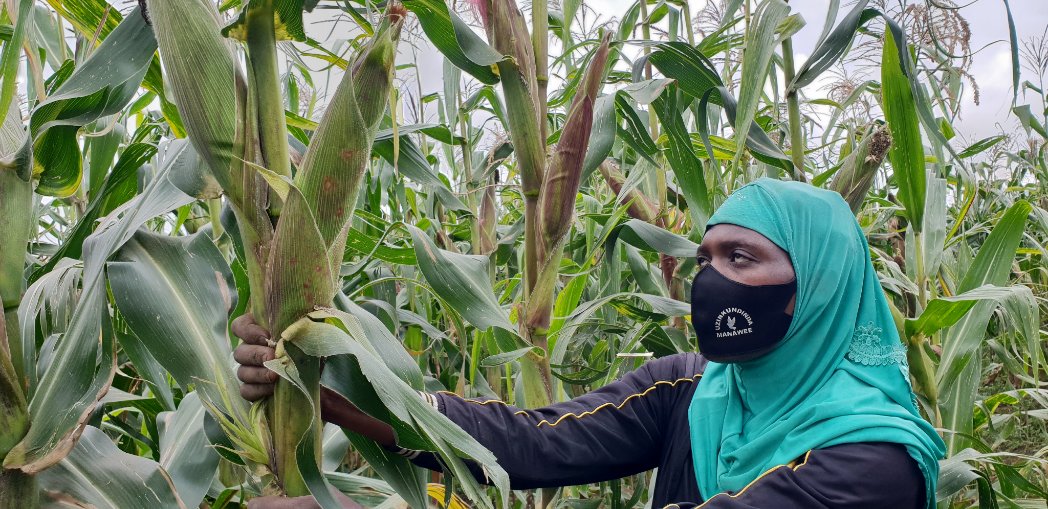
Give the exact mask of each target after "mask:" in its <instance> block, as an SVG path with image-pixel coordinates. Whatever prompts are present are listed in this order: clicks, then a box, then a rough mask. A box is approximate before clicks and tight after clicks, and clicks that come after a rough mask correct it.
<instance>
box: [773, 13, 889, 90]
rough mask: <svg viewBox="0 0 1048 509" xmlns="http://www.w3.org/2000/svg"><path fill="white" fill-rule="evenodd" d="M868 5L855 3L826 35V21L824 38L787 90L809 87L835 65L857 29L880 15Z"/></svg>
mask: <svg viewBox="0 0 1048 509" xmlns="http://www.w3.org/2000/svg"><path fill="white" fill-rule="evenodd" d="M869 3H870V2H869V0H860V1H859V2H856V3H855V6H854V7H852V10H851V11H850V12H848V14H847V15H845V16H844V18H842V19H841V22H840V23H838V24H837V26H836V27H835V28H834V29H833V31H831V32H828V33H827V32H826V31H825V30H829V28H830V25H829V22H830V21H831V20H827V25H826V27H825V29H824V32H823V33H824V34H826V36H825V37H823V38H822V39H820V41H819V44H817V45H816V46H815V50H814V51H812V53H811V56H809V57H808V59H807V60H805V61H804V65H802V66H801V68H800V69H798V70H797V74H796V75H795V76H794V78H793V83H789V84H788V85H789V86H788V90H800V89H801V88H804V87H806V86H808V85H810V84H811V83H812V82H813V81H815V79H816V78H818V77H819V76H820V75H821V74H822V73H823V72H825V71H826V70H827V69H829V68H830V67H832V66H833V65H834V64H836V63H837V61H838V59H839V58H841V57H842V56H843V55H844V53H845V52H846V51H847V50H848V48H849V47H850V46H851V43H852V39H853V38H854V37H855V34H858V33H859V28H860V27H862V26H863V25H865V24H866V22H868V21H869V20H871V19H873V18H875V17H877V15H878V14H880V12H879V11H877V10H876V9H867V8H866V5H868V4H869Z"/></svg>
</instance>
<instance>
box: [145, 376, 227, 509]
mask: <svg viewBox="0 0 1048 509" xmlns="http://www.w3.org/2000/svg"><path fill="white" fill-rule="evenodd" d="M205 413H207V410H206V409H205V408H204V405H202V404H201V403H200V396H199V395H198V394H197V393H196V392H191V393H189V394H187V395H186V396H185V397H184V398H182V401H181V402H180V403H179V405H178V410H177V411H175V412H162V413H160V414H159V415H157V418H156V424H157V429H158V430H159V431H160V466H161V467H163V468H164V470H165V471H167V472H168V474H169V475H170V476H171V482H172V483H173V484H174V485H175V491H177V492H178V495H179V497H181V498H182V501H183V502H185V505H186V507H197V506H199V505H200V502H202V501H203V500H204V495H205V494H207V490H208V488H209V487H211V481H212V480H213V479H214V477H215V472H217V471H218V453H217V452H215V450H214V448H212V447H211V444H210V443H209V442H208V440H207V436H206V435H205V434H204V414H205Z"/></svg>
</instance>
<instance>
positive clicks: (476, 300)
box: [407, 226, 516, 333]
mask: <svg viewBox="0 0 1048 509" xmlns="http://www.w3.org/2000/svg"><path fill="white" fill-rule="evenodd" d="M407 229H408V232H410V233H411V239H412V241H413V243H414V245H415V256H416V258H418V267H419V270H421V271H422V275H423V276H425V278H426V282H427V283H429V286H431V287H432V288H433V291H435V292H436V293H437V295H438V296H440V298H441V299H443V300H444V302H447V303H448V305H449V306H451V307H452V309H454V310H455V311H456V312H458V313H459V314H460V315H462V317H463V318H465V319H466V320H467V321H468V322H470V323H471V324H473V325H474V326H475V327H477V328H478V329H487V328H489V327H498V328H500V329H504V330H506V331H508V332H510V333H516V330H515V328H514V327H513V325H512V324H511V323H510V322H509V316H508V315H507V314H506V311H505V310H504V309H502V307H501V306H499V302H498V299H496V298H495V294H494V292H492V290H491V288H492V286H491V281H490V280H489V279H488V263H489V260H488V257H486V256H474V255H464V254H458V253H452V252H450V251H445V250H443V249H437V247H436V246H435V245H433V241H432V240H430V238H429V236H428V235H426V233H425V232H423V231H422V230H420V229H418V228H416V227H414V226H408V227H407Z"/></svg>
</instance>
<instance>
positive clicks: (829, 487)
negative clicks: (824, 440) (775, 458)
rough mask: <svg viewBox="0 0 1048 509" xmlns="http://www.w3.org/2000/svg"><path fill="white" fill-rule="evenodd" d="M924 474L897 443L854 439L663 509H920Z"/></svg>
mask: <svg viewBox="0 0 1048 509" xmlns="http://www.w3.org/2000/svg"><path fill="white" fill-rule="evenodd" d="M924 498H925V489H924V476H923V474H921V471H920V469H919V468H918V467H917V462H915V461H914V460H913V458H911V457H910V455H909V454H908V453H907V452H906V448H905V447H903V446H901V445H899V444H889V443H858V444H842V445H837V446H833V447H827V448H825V449H815V450H812V451H810V452H809V453H808V454H806V455H804V456H802V457H801V458H800V459H799V460H798V461H797V462H796V463H795V464H793V465H782V466H779V467H776V468H774V469H772V470H769V471H768V472H765V473H764V475H762V476H760V477H759V478H757V480H755V481H753V482H752V483H750V484H749V485H748V486H746V487H745V488H743V489H741V490H739V491H737V492H735V493H720V494H717V495H714V496H712V497H710V498H709V499H707V500H706V501H705V502H703V503H698V504H697V503H683V502H682V503H679V504H670V505H668V506H666V507H665V508H664V509H697V508H703V509H765V508H769V507H775V508H777V509H837V508H841V507H848V508H857V509H922V508H924V507H926V504H925V500H924Z"/></svg>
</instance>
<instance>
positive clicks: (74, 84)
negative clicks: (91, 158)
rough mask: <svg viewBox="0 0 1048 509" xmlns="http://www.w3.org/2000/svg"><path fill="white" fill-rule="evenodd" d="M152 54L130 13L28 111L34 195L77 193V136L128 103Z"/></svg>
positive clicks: (148, 36) (138, 19) (149, 34)
mask: <svg viewBox="0 0 1048 509" xmlns="http://www.w3.org/2000/svg"><path fill="white" fill-rule="evenodd" d="M155 52H156V40H155V39H154V38H153V31H152V30H151V29H150V28H149V26H148V25H147V24H146V22H145V19H144V18H143V17H142V15H141V13H140V12H139V11H138V10H135V11H134V12H132V13H131V14H130V15H129V16H128V17H127V19H125V20H124V21H123V22H122V23H120V25H119V26H118V27H116V29H115V30H113V33H112V34H110V36H109V37H107V38H106V39H105V40H104V41H103V42H102V44H101V45H100V46H99V47H98V48H97V49H96V50H95V51H94V53H92V54H91V57H90V58H88V60H87V61H86V62H84V63H83V64H81V65H80V66H79V67H78V68H77V69H76V71H74V72H73V75H72V76H70V77H69V79H68V80H66V81H65V83H63V84H62V86H60V87H59V88H58V90H56V91H55V92H54V93H53V94H52V95H51V96H50V97H48V98H47V99H46V100H44V101H43V102H42V103H40V105H38V106H37V107H36V109H35V110H33V114H32V116H31V117H30V121H29V125H30V130H31V131H32V133H33V147H34V155H35V156H36V157H35V159H36V170H35V172H36V173H39V174H40V184H39V186H38V188H37V192H38V193H41V194H45V195H52V196H58V197H65V196H69V195H70V194H72V193H73V192H74V191H76V188H77V187H78V186H79V185H80V179H81V176H82V173H83V167H82V164H83V161H82V157H81V154H80V146H79V144H78V141H77V136H76V134H77V131H79V129H80V128H81V127H82V126H84V125H86V124H88V123H90V122H93V121H95V120H97V119H99V118H102V117H105V116H107V115H112V114H114V113H116V112H119V111H120V110H121V109H123V108H124V106H126V105H127V104H128V103H129V102H130V101H131V99H132V98H133V97H134V96H135V94H136V93H137V91H138V87H139V85H140V84H141V83H142V78H143V77H144V76H145V73H146V70H147V69H148V67H149V63H150V61H151V60H152V58H153V53H155Z"/></svg>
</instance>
